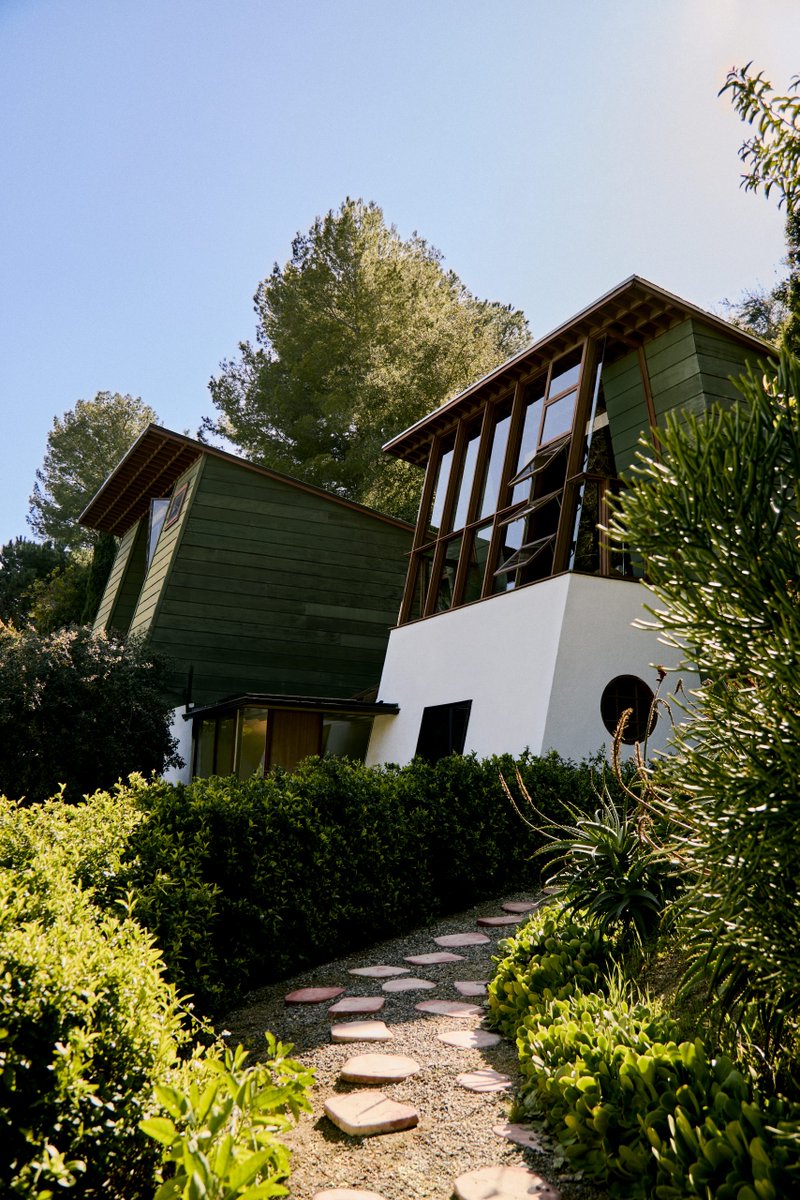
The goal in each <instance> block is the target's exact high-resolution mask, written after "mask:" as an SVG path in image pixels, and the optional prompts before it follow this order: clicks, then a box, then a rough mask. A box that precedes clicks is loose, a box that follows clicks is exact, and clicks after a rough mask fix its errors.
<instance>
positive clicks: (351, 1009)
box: [328, 996, 386, 1016]
mask: <svg viewBox="0 0 800 1200" xmlns="http://www.w3.org/2000/svg"><path fill="white" fill-rule="evenodd" d="M385 1003H386V997H385V996H343V997H342V999H341V1000H337V1001H336V1003H335V1004H333V1005H331V1007H330V1008H329V1009H328V1012H329V1013H333V1014H334V1016H335V1015H336V1014H337V1013H374V1012H380V1010H381V1009H382V1008H383V1006H384V1004H385Z"/></svg>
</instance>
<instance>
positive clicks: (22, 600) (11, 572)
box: [0, 537, 67, 625]
mask: <svg viewBox="0 0 800 1200" xmlns="http://www.w3.org/2000/svg"><path fill="white" fill-rule="evenodd" d="M66 561H67V556H66V553H65V552H64V551H63V550H60V549H58V548H57V547H55V546H54V545H53V543H52V542H31V541H29V540H28V538H22V537H18V538H14V539H13V541H10V542H6V544H5V545H4V546H2V547H0V621H4V622H6V623H9V622H11V623H13V624H14V625H24V624H25V623H26V621H27V620H28V616H29V613H30V606H31V588H32V586H33V584H34V583H36V581H37V580H44V579H47V578H48V576H50V575H52V573H53V571H55V570H56V568H57V567H63V566H64V564H65V563H66Z"/></svg>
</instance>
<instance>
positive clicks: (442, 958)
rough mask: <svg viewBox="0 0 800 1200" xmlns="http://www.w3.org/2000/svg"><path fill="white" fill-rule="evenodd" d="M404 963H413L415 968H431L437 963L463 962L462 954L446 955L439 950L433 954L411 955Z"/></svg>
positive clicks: (444, 951)
mask: <svg viewBox="0 0 800 1200" xmlns="http://www.w3.org/2000/svg"><path fill="white" fill-rule="evenodd" d="M404 961H405V962H410V963H413V964H414V966H415V967H433V966H435V965H436V964H437V963H451V962H463V961H464V955H463V954H448V953H447V951H446V950H440V951H438V952H435V953H434V954H411V955H409V956H408V957H407V958H406V959H405V960H404Z"/></svg>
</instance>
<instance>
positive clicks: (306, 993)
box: [283, 987, 344, 1004]
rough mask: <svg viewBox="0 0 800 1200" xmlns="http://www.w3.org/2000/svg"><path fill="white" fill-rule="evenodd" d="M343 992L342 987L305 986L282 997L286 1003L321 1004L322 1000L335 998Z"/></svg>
mask: <svg viewBox="0 0 800 1200" xmlns="http://www.w3.org/2000/svg"><path fill="white" fill-rule="evenodd" d="M343 993H344V988H343V987H306V988H298V989H297V991H296V992H289V995H288V996H284V998H283V999H284V1002H285V1003H286V1004H321V1003H322V1001H323V1000H335V999H336V997H337V996H341V995H342V994H343Z"/></svg>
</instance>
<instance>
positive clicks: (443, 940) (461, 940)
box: [433, 933, 489, 946]
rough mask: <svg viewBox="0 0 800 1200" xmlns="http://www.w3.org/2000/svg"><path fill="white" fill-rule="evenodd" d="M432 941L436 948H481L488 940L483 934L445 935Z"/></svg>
mask: <svg viewBox="0 0 800 1200" xmlns="http://www.w3.org/2000/svg"><path fill="white" fill-rule="evenodd" d="M433 940H434V941H435V942H436V945H437V946H482V945H484V943H486V942H488V941H489V938H488V937H487V936H486V934H485V933H445V934H442V936H441V937H438V938H434V939H433Z"/></svg>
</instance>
